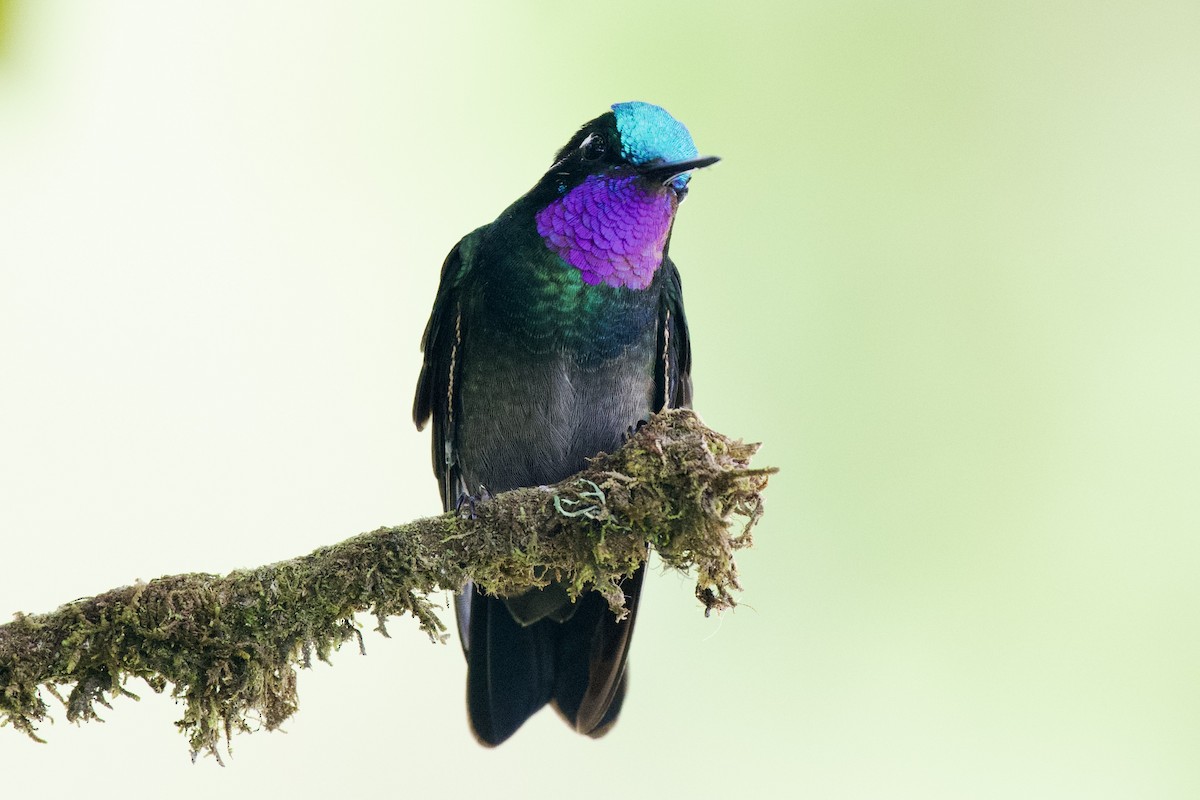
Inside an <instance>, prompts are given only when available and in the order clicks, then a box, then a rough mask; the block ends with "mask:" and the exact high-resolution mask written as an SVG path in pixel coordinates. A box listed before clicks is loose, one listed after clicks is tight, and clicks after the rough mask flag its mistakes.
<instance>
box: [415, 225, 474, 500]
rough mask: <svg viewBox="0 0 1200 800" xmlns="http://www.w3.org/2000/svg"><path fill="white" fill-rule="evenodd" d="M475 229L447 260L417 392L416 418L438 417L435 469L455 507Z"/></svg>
mask: <svg viewBox="0 0 1200 800" xmlns="http://www.w3.org/2000/svg"><path fill="white" fill-rule="evenodd" d="M474 237H475V234H474V233H471V234H467V235H466V236H464V237H463V238H462V240H460V241H459V243H458V244H456V245H455V246H454V249H453V250H451V251H450V253H449V255H447V256H446V260H445V262H444V263H443V264H442V277H441V281H440V283H439V284H438V290H437V296H436V297H434V300H433V311H432V312H431V313H430V315H429V323H428V324H427V325H426V326H425V334H424V335H423V336H422V337H421V350H422V351H423V352H424V354H425V358H424V361H423V362H422V364H421V375H420V377H419V378H418V379H417V393H416V396H415V397H414V398H413V422H415V423H416V425H417V430H422V429H423V428H424V427H425V423H427V422H428V421H429V420H430V419H431V418H432V419H433V436H432V437H431V439H432V446H433V474H434V475H436V476H437V479H438V486H439V487H440V488H441V490H442V507H443V508H445V509H446V510H449V509H451V508H453V506H454V504H455V502H457V500H458V494H459V492H460V491H461V489H460V485H459V484H460V480H459V477H460V468H459V465H458V453H457V448H458V439H457V437H456V435H455V433H456V427H455V426H456V425H457V423H458V418H459V413H460V410H459V409H460V406H461V403H460V401H459V395H458V392H459V388H460V386H461V383H462V381H461V375H460V373H461V369H460V367H461V362H462V358H461V355H462V341H463V333H464V330H463V310H462V298H461V294H462V293H461V287H462V281H463V277H464V275H465V274H466V272H467V270H468V269H469V267H470V263H471V253H472V251H473V250H474V244H475V239H474Z"/></svg>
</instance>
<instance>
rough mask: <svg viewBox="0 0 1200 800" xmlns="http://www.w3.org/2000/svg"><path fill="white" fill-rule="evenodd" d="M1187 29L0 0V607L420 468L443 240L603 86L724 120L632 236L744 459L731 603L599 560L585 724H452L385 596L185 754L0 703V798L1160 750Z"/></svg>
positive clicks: (1196, 352)
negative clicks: (746, 530) (50, 721)
mask: <svg viewBox="0 0 1200 800" xmlns="http://www.w3.org/2000/svg"><path fill="white" fill-rule="evenodd" d="M1198 37H1200V5H1198V4H1196V3H1195V2H1184V1H1183V0H1175V1H1174V2H1172V1H1170V0H1168V1H1165V2H1153V1H1151V2H1146V1H1145V0H1143V1H1142V2H1137V3H1133V2H1126V3H1121V2H1114V3H1104V4H1096V3H1081V2H1073V3H1071V2H1053V0H1051V2H1045V0H1041V1H1040V2H1013V3H1003V4H993V3H963V2H932V1H931V2H911V3H895V2H884V1H883V0H880V1H879V2H860V1H858V0H848V1H845V2H836V3H815V2H777V3H762V2H753V0H748V1H747V2H739V3H735V4H730V3H716V2H689V3H686V4H685V3H664V4H646V3H640V2H624V1H623V0H616V1H614V2H610V3H605V4H602V5H595V4H564V3H558V2H528V3H520V4H512V5H509V4H501V3H486V4H485V3H473V4H462V3H451V2H443V3H436V4H435V3H422V4H416V3H390V2H358V3H354V4H352V5H348V4H345V3H333V2H308V3H304V4H297V3H289V2H282V1H280V2H229V1H227V0H206V2H169V3H156V2H145V1H143V2H117V1H115V0H112V1H108V2H92V3H86V4H85V3H71V2H65V1H59V0H36V1H35V0H0V536H2V537H3V540H2V541H3V545H2V549H0V614H2V615H3V617H4V618H7V617H8V615H9V614H10V613H12V612H15V611H18V610H23V611H27V612H38V611H46V610H50V609H52V608H54V607H55V606H56V605H58V604H59V603H61V602H65V601H68V600H71V599H73V598H76V597H79V596H81V595H87V594H91V593H95V592H99V591H103V590H105V589H108V588H111V587H114V586H117V585H122V584H126V583H129V582H132V581H133V580H135V579H144V580H148V579H151V578H154V577H157V576H159V575H162V574H168V573H175V572H185V571H208V572H225V571H228V570H230V569H233V568H236V567H244V566H252V565H256V564H260V563H266V562H270V561H274V560H278V559H282V558H286V557H290V556H293V555H298V554H301V553H305V552H307V551H309V550H311V549H313V548H315V547H317V546H319V545H322V544H326V543H330V542H333V541H337V540H340V539H343V538H346V537H348V536H350V535H352V534H355V533H358V532H360V531H363V530H368V529H371V528H374V527H376V526H378V525H382V524H393V523H398V522H401V521H405V520H408V519H410V518H414V517H417V516H420V515H425V514H430V513H433V512H435V511H437V510H438V508H439V506H438V499H437V490H436V487H435V483H434V480H433V477H432V475H431V474H430V472H429V457H428V438H427V436H428V434H418V433H416V432H415V431H414V430H413V427H412V425H411V422H410V420H409V408H410V402H411V392H412V389H413V384H414V381H415V378H416V373H417V368H418V355H419V354H418V351H417V343H418V339H419V337H420V334H421V331H422V328H423V325H424V323H425V319H426V315H427V314H428V310H429V307H430V304H431V302H432V298H433V293H434V289H435V286H436V282H437V277H438V268H439V266H440V264H441V261H442V258H443V256H444V255H445V253H446V252H447V251H448V250H449V248H450V247H451V246H452V245H453V244H454V243H455V242H456V241H457V239H458V238H459V237H460V236H461V235H462V234H463V233H465V232H467V231H468V230H470V229H472V228H474V227H475V226H477V225H480V224H482V223H485V222H488V221H490V220H491V219H493V218H494V217H495V215H496V214H497V213H498V212H499V211H500V210H502V209H503V208H504V207H505V206H506V205H507V204H508V203H509V202H511V201H512V200H513V199H515V198H516V197H517V196H518V195H519V194H521V193H523V192H524V191H525V190H526V189H527V188H528V187H529V186H531V185H532V184H533V183H534V182H535V180H536V179H537V178H538V176H539V175H540V174H541V173H542V171H543V170H544V169H545V168H546V167H547V166H548V164H549V162H550V160H551V156H552V155H553V153H554V152H555V150H556V149H557V148H558V147H559V146H561V144H562V143H563V142H565V141H566V140H567V138H568V137H569V136H570V134H571V133H572V132H573V131H574V130H575V129H576V128H577V127H578V126H579V125H580V124H581V123H583V122H584V121H586V120H588V119H590V118H592V117H594V116H596V115H597V114H599V113H601V112H603V111H604V110H606V109H607V107H608V106H609V104H611V103H613V102H617V101H624V100H630V99H639V100H647V101H651V102H655V103H659V104H661V105H663V106H665V107H666V108H667V109H669V110H670V111H671V112H672V113H673V114H674V115H675V116H677V117H678V118H679V119H681V120H682V121H684V122H685V123H686V124H687V125H688V126H689V127H690V129H691V131H692V133H693V135H694V137H695V139H696V141H697V143H698V145H699V148H700V150H701V152H703V153H714V154H717V155H720V156H722V157H723V158H724V160H723V161H722V162H721V164H720V165H718V166H717V167H715V168H713V169H709V170H705V171H704V172H703V173H700V174H697V175H696V177H695V180H694V181H693V183H692V192H691V195H690V197H689V198H688V201H687V203H686V204H685V205H684V207H683V209H682V211H681V215H680V217H679V220H678V224H677V225H676V228H675V237H674V241H673V242H672V247H671V252H672V254H673V256H674V257H675V260H676V261H677V262H678V263H679V264H680V267H681V270H682V273H683V277H684V285H685V290H686V297H687V308H688V314H689V318H690V321H691V326H692V336H693V345H694V349H695V371H694V375H695V386H696V405H697V408H698V410H699V411H700V412H701V413H702V415H703V416H704V418H705V420H706V421H707V422H708V423H709V424H710V425H712V426H714V427H716V428H717V429H719V430H721V431H723V432H725V433H728V434H731V435H735V436H741V437H744V438H746V439H751V440H761V441H763V442H764V443H765V444H764V446H763V449H762V451H761V457H760V463H762V464H774V465H777V466H779V467H781V468H782V472H781V473H780V474H779V475H778V476H777V478H775V479H774V480H773V481H772V484H771V487H770V489H769V493H768V509H767V516H766V518H765V520H764V521H763V523H762V526H761V527H760V528H759V530H758V531H757V533H756V546H755V548H754V549H753V550H752V551H750V552H747V553H745V554H744V555H743V556H741V558H740V562H741V565H742V570H743V574H744V585H745V592H744V596H743V605H742V606H741V607H740V608H739V609H738V610H737V611H736V612H735V613H731V614H726V615H725V616H724V617H722V618H720V619H716V618H713V619H705V618H704V616H703V614H702V612H701V609H700V607H699V606H698V604H697V602H696V601H695V599H694V598H693V596H692V593H691V586H692V583H691V581H690V580H689V579H688V578H687V577H686V576H681V575H679V574H676V573H661V572H660V574H656V575H654V576H653V577H652V578H651V579H650V580H648V581H647V587H646V598H645V605H644V610H643V612H642V614H641V616H640V617H639V623H638V633H637V637H636V644H635V646H634V649H633V658H632V684H631V697H630V699H629V702H628V703H627V705H626V709H625V711H624V714H623V716H622V719H621V722H620V724H619V725H618V726H617V728H616V729H615V731H614V732H613V733H612V734H611V735H610V736H609V737H608V738H606V739H604V740H602V741H599V742H593V741H589V740H586V739H582V738H580V737H577V736H575V735H573V734H571V733H570V732H569V731H568V730H567V729H566V728H565V727H564V726H563V725H562V723H561V722H560V721H559V720H558V719H557V718H556V717H555V716H554V715H553V713H552V712H545V713H543V714H542V715H540V716H538V717H537V718H535V719H534V720H533V721H531V722H530V723H529V724H528V725H527V726H526V727H525V728H524V729H523V730H522V731H521V732H520V733H519V734H518V735H517V736H516V737H514V739H512V740H511V741H510V742H509V743H507V744H506V745H504V746H503V747H502V748H500V749H498V750H496V751H485V750H483V749H481V748H480V747H479V746H477V745H476V744H475V742H474V740H473V739H472V738H471V737H470V735H469V733H468V730H467V725H466V719H465V712H464V710H463V681H464V673H465V669H464V665H463V663H462V658H461V655H460V653H459V650H458V646H457V643H455V642H453V641H452V642H451V643H450V644H449V645H447V646H444V647H443V646H431V645H430V644H429V643H428V642H427V641H426V640H425V639H424V637H423V636H422V635H421V634H420V633H419V632H418V631H417V629H416V626H415V625H414V624H413V623H412V622H411V621H407V620H395V621H394V622H393V624H392V625H391V632H392V636H393V638H392V639H384V638H382V637H380V636H378V635H374V634H369V635H368V636H367V648H368V655H367V657H362V656H360V655H358V653H357V652H356V651H355V650H354V648H352V647H351V648H346V649H344V650H343V651H342V652H340V653H339V654H337V655H336V657H335V659H334V666H333V667H332V668H331V667H329V666H326V665H319V666H317V667H315V668H314V669H312V670H311V671H308V672H305V673H303V674H302V675H301V677H300V699H301V710H300V713H299V714H298V715H297V716H296V717H295V718H294V719H293V720H292V721H291V722H289V723H288V724H287V726H286V731H287V733H286V735H285V734H283V733H276V734H267V733H260V734H257V735H254V736H240V737H237V738H236V739H235V742H234V758H233V759H232V760H231V761H230V762H229V766H228V767H227V768H225V769H221V768H219V767H218V766H217V765H216V764H215V763H214V762H213V761H212V759H203V760H201V761H200V762H198V763H197V764H196V765H194V766H193V765H192V764H191V763H190V762H189V760H188V757H187V749H186V743H185V741H184V740H183V738H182V737H180V736H178V735H177V734H176V733H175V730H174V728H173V726H172V722H173V721H174V720H175V719H177V718H178V716H179V715H180V714H181V708H180V707H179V706H177V705H176V704H175V703H174V702H173V701H172V700H171V699H170V698H169V697H163V696H156V695H153V694H152V693H151V692H149V691H148V690H145V687H144V686H140V685H135V686H131V687H130V688H132V689H133V690H134V691H137V692H139V693H141V694H142V695H143V699H142V702H141V703H134V702H132V701H129V700H119V701H118V702H117V703H116V707H115V708H114V709H113V710H112V711H111V712H109V713H108V714H107V715H106V717H107V719H108V722H107V724H106V725H98V724H92V725H88V726H86V727H75V726H72V725H69V724H66V723H65V721H64V718H63V716H64V715H63V713H62V711H61V710H57V711H56V712H55V718H56V724H54V725H46V726H44V727H43V728H42V731H41V733H42V735H43V736H45V737H46V738H48V739H49V740H50V743H49V744H48V745H37V744H34V743H32V742H30V741H27V740H26V739H24V738H23V737H22V736H20V735H19V734H16V733H14V732H12V731H11V730H5V731H2V732H0V775H2V776H3V779H2V780H3V785H4V787H5V794H6V796H12V797H20V796H25V794H24V792H23V791H22V790H26V791H28V792H30V793H32V792H34V791H36V792H37V793H38V794H39V796H43V797H67V796H78V795H79V794H81V793H84V794H87V795H89V796H93V797H95V796H106V795H105V792H106V791H109V789H107V788H105V787H111V791H112V792H113V793H115V792H118V791H119V792H120V793H121V794H122V795H123V796H124V795H127V794H129V793H130V792H133V791H136V792H145V793H147V794H158V793H165V794H169V795H170V796H172V797H178V798H191V797H197V798H198V797H212V796H220V795H224V796H234V797H239V796H251V795H252V794H260V793H267V792H269V793H272V794H274V793H287V794H288V795H290V796H294V797H316V796H329V795H335V794H338V793H347V792H348V793H354V794H356V795H358V794H361V795H369V796H383V797H388V796H402V795H403V796H422V795H425V794H432V793H433V792H434V791H437V792H438V793H439V794H444V793H447V792H449V793H451V794H456V795H461V796H465V795H480V796H482V795H486V796H489V797H497V798H508V797H526V796H531V795H534V794H542V793H545V792H552V793H553V794H555V795H557V796H571V797H600V796H607V795H608V794H610V793H612V792H620V793H621V794H622V795H623V796H628V797H654V796H658V797H682V796H689V795H693V794H697V793H700V792H704V793H706V794H709V795H711V796H722V795H729V794H730V793H732V792H738V795H737V796H740V797H773V796H781V795H784V794H787V795H789V796H794V797H813V798H943V797H944V798H964V797H970V798H1015V797H1019V798H1128V797H1148V798H1149V797H1153V798H1191V797H1196V796H1200V767H1197V763H1196V753H1197V746H1198V745H1200V735H1198V733H1200V731H1198V726H1200V723H1198V722H1197V720H1198V719H1200V641H1198V638H1197V615H1198V613H1200V584H1198V582H1197V579H1196V573H1197V568H1198V566H1200V543H1198V534H1200V499H1198V498H1200V493H1198V492H1197V479H1198V477H1200V425H1198V424H1197V395H1198V392H1197V390H1198V389H1200V359H1198V356H1200V322H1198V320H1197V316H1198V315H1197V296H1198V289H1200V279H1198V278H1197V267H1198V266H1200V233H1198V225H1197V216H1198V213H1200V147H1198V142H1200V102H1198V98H1200V49H1198V48H1197V44H1196V43H1197V40H1198ZM446 619H447V620H449V616H447V617H446ZM369 627H370V625H369V621H368V624H367V628H368V629H369ZM143 690H144V691H143Z"/></svg>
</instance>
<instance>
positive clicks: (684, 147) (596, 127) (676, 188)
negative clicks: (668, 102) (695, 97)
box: [543, 101, 720, 199]
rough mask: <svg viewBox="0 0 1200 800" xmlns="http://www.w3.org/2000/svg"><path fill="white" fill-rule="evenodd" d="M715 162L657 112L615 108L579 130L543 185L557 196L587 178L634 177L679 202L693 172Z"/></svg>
mask: <svg viewBox="0 0 1200 800" xmlns="http://www.w3.org/2000/svg"><path fill="white" fill-rule="evenodd" d="M719 160H720V159H718V158H717V157H716V156H700V155H699V154H698V152H697V150H696V144H695V142H693V141H692V136H691V134H690V133H688V129H687V128H686V127H684V125H683V123H682V122H680V121H679V120H677V119H675V118H674V117H672V116H671V115H670V114H668V113H667V111H666V110H665V109H663V108H662V107H661V106H656V105H653V104H651V103H642V102H637V101H634V102H629V103H617V104H615V105H613V107H612V110H611V111H608V112H606V113H604V114H601V115H600V116H598V117H596V118H595V119H593V120H592V121H590V122H588V123H587V124H585V125H584V126H583V127H582V128H580V129H579V131H578V132H577V133H576V134H575V135H574V136H572V137H571V140H570V141H569V142H567V144H566V145H565V146H564V147H563V148H562V149H561V150H559V151H558V154H557V155H556V156H555V161H554V164H553V165H552V166H551V167H550V170H549V171H548V172H547V173H546V175H545V177H544V178H543V183H550V184H553V185H554V187H555V189H556V191H557V192H558V193H559V194H561V193H564V192H566V191H567V190H569V189H570V188H572V187H573V186H575V185H578V184H579V183H580V182H582V181H583V180H584V179H586V178H587V177H588V176H589V175H603V176H612V177H625V176H628V175H631V174H632V175H636V176H638V177H639V178H641V179H642V181H644V182H645V184H646V185H647V188H655V189H658V190H659V191H665V190H670V191H673V192H674V193H675V194H676V195H677V196H678V197H679V198H680V199H682V197H683V196H684V195H685V194H686V193H687V184H688V179H689V178H690V177H691V175H690V173H691V171H692V170H695V169H700V168H702V167H707V166H709V165H710V164H715V163H716V162H717V161H719ZM658 187H662V188H661V189H660V188H658Z"/></svg>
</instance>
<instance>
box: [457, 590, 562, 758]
mask: <svg viewBox="0 0 1200 800" xmlns="http://www.w3.org/2000/svg"><path fill="white" fill-rule="evenodd" d="M464 594H465V595H470V609H471V611H470V615H469V622H468V625H469V628H470V629H469V632H468V644H469V647H468V649H467V714H468V716H469V717H470V720H471V728H472V729H473V730H474V731H475V735H476V737H478V739H479V741H480V742H481V743H482V744H485V745H487V746H488V747H495V746H496V745H498V744H500V743H501V742H503V741H504V740H505V739H507V738H508V737H510V736H512V735H513V733H515V732H516V730H517V728H519V727H521V725H522V724H523V723H524V722H525V720H527V719H529V718H530V717H531V716H533V715H534V714H536V713H537V712H538V710H540V709H541V707H542V706H544V705H546V703H548V702H549V701H550V696H551V693H552V690H553V684H554V650H555V648H554V641H555V638H556V637H555V633H556V632H555V630H554V629H555V628H557V627H558V625H557V624H556V623H553V622H549V621H543V622H539V623H537V624H535V625H530V626H529V627H527V628H523V627H521V625H520V624H518V623H517V621H516V620H515V619H513V617H512V614H510V613H509V611H508V608H506V607H505V605H504V601H503V600H501V599H499V598H496V597H487V596H485V595H483V594H482V593H480V592H478V591H477V590H475V589H474V587H468V589H467V590H466V592H464ZM460 602H464V603H465V602H467V597H463V598H462V599H461V601H460Z"/></svg>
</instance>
